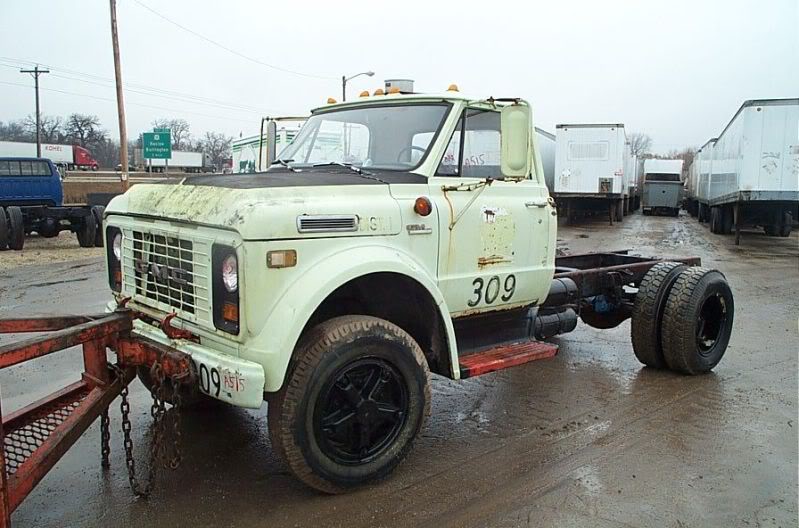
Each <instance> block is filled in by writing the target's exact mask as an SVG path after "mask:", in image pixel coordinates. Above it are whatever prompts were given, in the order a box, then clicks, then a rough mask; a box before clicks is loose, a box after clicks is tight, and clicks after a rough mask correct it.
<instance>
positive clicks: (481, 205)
mask: <svg viewBox="0 0 799 528" xmlns="http://www.w3.org/2000/svg"><path fill="white" fill-rule="evenodd" d="M501 145H502V143H501V126H500V112H499V111H498V110H493V109H478V108H467V109H466V110H464V112H463V114H462V116H461V118H460V121H459V123H458V126H457V127H456V129H455V131H454V132H453V134H452V137H451V138H450V141H449V144H448V147H447V149H446V151H445V153H444V156H443V157H442V159H441V162H440V164H439V167H438V170H437V171H436V174H435V175H434V176H433V177H432V178H431V179H430V193H431V198H432V199H433V201H434V203H435V205H436V208H437V209H438V213H439V214H438V217H439V226H438V227H439V237H440V244H439V258H438V280H439V288H440V289H441V291H442V293H443V295H444V298H445V299H446V302H447V305H448V307H449V310H450V313H451V315H452V316H453V317H459V316H465V315H471V314H476V313H483V312H490V311H494V310H502V309H509V308H513V307H517V306H525V305H529V304H532V303H537V302H541V301H543V299H544V297H545V296H546V294H547V292H548V291H549V282H550V279H551V275H552V266H553V264H552V263H550V262H548V260H550V259H549V258H548V257H549V255H550V254H554V248H551V249H550V248H549V245H550V244H552V243H554V237H550V236H549V227H550V226H549V223H550V218H554V217H552V216H551V211H552V208H551V206H550V204H549V201H548V193H547V191H546V187H545V186H544V183H543V175H540V180H541V181H540V182H539V181H538V179H530V178H527V179H522V180H518V179H516V180H511V179H507V180H503V179H502V173H501V168H500V167H501V166H500V154H501ZM551 238H552V239H551Z"/></svg>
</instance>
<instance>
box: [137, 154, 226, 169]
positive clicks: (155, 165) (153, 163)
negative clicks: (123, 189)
mask: <svg viewBox="0 0 799 528" xmlns="http://www.w3.org/2000/svg"><path fill="white" fill-rule="evenodd" d="M133 160H134V166H135V168H136V170H137V171H146V172H195V173H196V172H213V171H214V167H213V166H212V165H211V164H210V162H209V160H208V158H207V156H206V155H205V153H204V152H187V151H180V150H173V151H172V157H171V158H170V159H168V160H165V159H155V158H154V159H145V158H144V155H143V153H142V149H140V148H137V149H136V150H135V152H134V155H133Z"/></svg>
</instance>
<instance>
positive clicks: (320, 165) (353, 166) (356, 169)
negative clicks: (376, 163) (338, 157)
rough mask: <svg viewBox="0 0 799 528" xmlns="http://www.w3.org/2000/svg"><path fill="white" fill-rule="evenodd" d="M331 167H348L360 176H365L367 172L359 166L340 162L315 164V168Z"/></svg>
mask: <svg viewBox="0 0 799 528" xmlns="http://www.w3.org/2000/svg"><path fill="white" fill-rule="evenodd" d="M331 165H336V166H339V167H346V168H348V169H349V170H351V171H353V172H357V173H358V174H361V175H363V174H364V173H365V172H364V170H363V169H362V168H361V167H358V166H357V165H353V164H352V163H341V162H340V161H327V162H325V163H314V165H313V166H314V167H329V166H331Z"/></svg>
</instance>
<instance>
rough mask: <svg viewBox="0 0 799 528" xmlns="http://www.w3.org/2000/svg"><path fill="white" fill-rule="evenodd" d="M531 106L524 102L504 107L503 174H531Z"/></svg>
mask: <svg viewBox="0 0 799 528" xmlns="http://www.w3.org/2000/svg"><path fill="white" fill-rule="evenodd" d="M531 122H532V118H531V116H530V107H529V106H528V105H527V104H526V103H523V102H519V103H514V104H511V105H508V106H505V107H503V108H502V112H501V116H500V128H501V131H502V133H501V137H502V152H501V161H500V163H501V165H502V175H503V176H506V177H512V178H526V177H527V175H528V174H530V155H529V149H530V130H531V128H532V127H531Z"/></svg>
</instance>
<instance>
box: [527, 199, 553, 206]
mask: <svg viewBox="0 0 799 528" xmlns="http://www.w3.org/2000/svg"><path fill="white" fill-rule="evenodd" d="M547 203H548V202H547V201H546V200H531V201H529V202H524V206H525V207H546V206H547Z"/></svg>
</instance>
